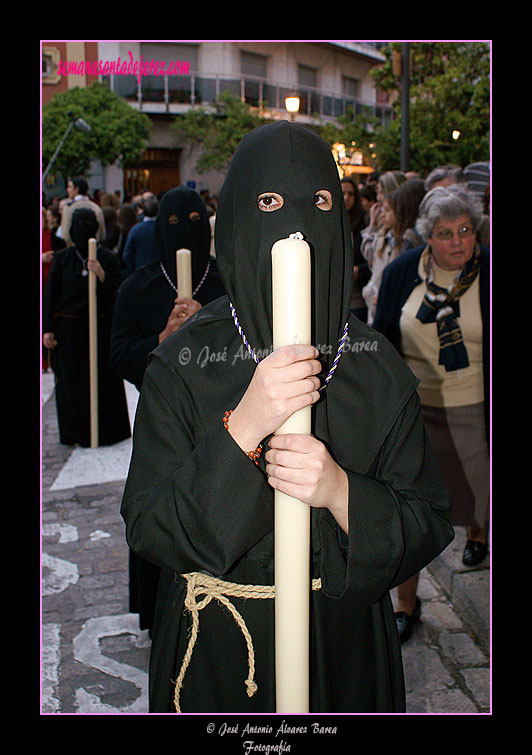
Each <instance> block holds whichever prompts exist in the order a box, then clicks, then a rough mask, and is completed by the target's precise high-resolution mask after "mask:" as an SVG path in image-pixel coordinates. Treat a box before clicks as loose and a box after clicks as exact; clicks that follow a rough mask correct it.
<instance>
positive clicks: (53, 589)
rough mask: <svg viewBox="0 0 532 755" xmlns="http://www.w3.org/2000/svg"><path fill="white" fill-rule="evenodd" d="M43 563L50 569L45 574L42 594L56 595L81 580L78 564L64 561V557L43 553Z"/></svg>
mask: <svg viewBox="0 0 532 755" xmlns="http://www.w3.org/2000/svg"><path fill="white" fill-rule="evenodd" d="M42 565H43V567H44V568H46V569H48V571H47V572H46V573H45V574H44V575H43V580H42V594H43V596H46V595H55V594H57V593H59V592H63V590H66V589H67V587H69V586H70V585H75V584H76V583H77V581H78V580H79V571H78V567H77V565H76V564H72V563H70V561H64V560H63V559H62V558H56V557H55V556H49V555H48V553H43V554H42Z"/></svg>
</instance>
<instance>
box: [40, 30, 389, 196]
mask: <svg viewBox="0 0 532 755" xmlns="http://www.w3.org/2000/svg"><path fill="white" fill-rule="evenodd" d="M383 44H385V43H378V42H377V43H376V42H371V43H368V42H355V41H313V42H306V41H301V42H298V41H294V42H286V41H241V42H238V41H237V42H229V41H210V40H209V41H189V40H187V41H156V42H139V41H135V42H131V41H102V42H43V44H42V49H43V80H42V81H43V86H42V91H43V97H42V100H43V104H46V102H48V101H49V99H50V98H51V97H52V96H53V94H55V92H59V91H65V90H66V89H68V88H70V87H72V86H89V85H90V83H91V82H92V81H102V82H104V83H106V84H107V85H108V86H109V87H110V88H111V90H112V91H113V92H115V93H116V94H118V95H119V96H120V97H122V98H123V99H124V100H125V101H126V102H128V103H129V104H130V106H131V107H132V108H134V109H136V110H139V111H141V112H144V113H146V114H147V115H148V116H149V117H150V120H151V122H152V133H151V137H150V140H149V143H148V145H147V149H146V152H145V154H144V155H143V157H142V159H141V160H139V161H138V162H137V163H136V164H132V165H126V166H123V167H118V166H111V167H108V168H105V169H102V168H101V166H100V167H98V165H95V166H94V170H93V171H92V175H91V177H90V185H91V188H92V189H95V188H100V189H102V190H103V191H108V192H115V191H119V192H120V193H121V196H122V197H127V196H132V195H134V194H136V193H138V192H139V191H142V190H144V189H150V190H151V191H154V192H155V193H156V194H160V193H161V192H164V191H166V190H167V189H169V188H171V187H172V186H176V185H180V184H186V185H189V186H191V187H192V188H195V189H196V190H198V191H202V190H208V191H209V192H210V193H211V194H213V193H217V192H218V191H219V189H220V187H221V185H222V183H223V178H224V175H223V173H208V174H200V173H198V171H197V170H196V162H197V159H198V156H199V154H198V152H197V150H194V149H191V148H189V147H185V146H184V145H182V144H180V143H179V141H178V137H177V136H176V132H175V131H174V130H173V129H172V128H171V126H172V123H173V122H174V121H175V119H176V118H177V117H178V116H179V114H181V113H184V112H186V111H187V110H189V109H190V108H194V107H197V106H201V107H203V108H204V109H205V110H207V111H208V110H209V109H211V108H212V107H213V103H214V102H215V100H216V98H217V96H218V95H219V94H220V93H221V92H224V91H230V92H232V93H233V94H235V95H236V96H238V97H240V98H241V99H242V100H243V101H245V102H247V103H248V104H249V105H250V106H251V107H252V108H254V109H255V108H256V109H257V111H258V112H259V113H260V114H262V115H263V116H264V117H267V118H290V117H293V119H294V120H295V121H298V122H301V123H307V124H313V123H318V122H320V121H321V122H324V121H331V120H333V121H334V120H335V119H336V118H338V117H339V116H341V115H344V114H345V113H346V112H351V113H352V114H353V117H354V118H356V116H357V114H359V113H360V112H362V109H363V108H368V107H369V108H370V110H371V112H372V113H373V114H374V115H376V116H377V117H378V118H380V119H381V120H383V121H387V120H389V119H391V117H392V109H391V107H390V106H389V105H388V104H387V103H386V101H383V98H382V97H380V96H379V93H378V92H377V91H376V90H375V87H374V85H373V82H372V79H371V77H370V75H369V71H370V69H371V68H372V67H374V66H375V65H378V64H379V63H382V62H383V61H384V56H383V55H382V53H381V52H380V51H379V50H380V47H381V46H382V45H383ZM60 61H62V63H61V65H60V64H59V62H60ZM64 61H67V62H68V65H67V66H65V63H64ZM83 61H84V62H85V65H83V66H80V65H79V63H81V62H83ZM75 62H77V63H78V65H75ZM89 64H90V65H89ZM293 95H296V96H297V97H299V109H298V111H297V112H296V113H294V114H290V113H288V112H287V109H286V104H285V100H286V97H288V96H293ZM52 189H53V187H52V186H49V187H48V190H49V191H50V190H52Z"/></svg>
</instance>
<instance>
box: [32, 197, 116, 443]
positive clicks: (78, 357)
mask: <svg viewBox="0 0 532 755" xmlns="http://www.w3.org/2000/svg"><path fill="white" fill-rule="evenodd" d="M77 212H79V210H78V211H77ZM85 258H86V254H85ZM97 258H98V261H99V262H100V264H101V266H102V267H103V269H104V271H105V280H104V282H103V283H100V281H99V280H97V285H96V297H97V309H98V325H97V327H98V445H101V446H105V445H111V444H114V443H118V442H120V441H122V440H125V439H126V438H129V437H131V427H130V423H129V414H128V407H127V400H126V394H125V390H124V381H123V380H122V378H121V377H120V376H119V375H118V373H116V372H115V371H114V370H113V369H112V368H111V366H110V364H109V350H110V342H111V322H112V313H113V306H114V301H115V296H116V290H117V288H118V284H119V277H120V261H119V259H118V257H117V256H116V254H114V253H113V252H111V251H110V250H109V249H106V248H105V247H102V246H98V248H97ZM82 270H83V264H82V262H81V260H80V259H79V257H78V255H77V254H76V247H74V246H71V247H68V248H67V249H63V250H60V251H58V252H56V253H55V255H54V259H53V262H52V267H51V269H50V274H49V276H48V282H47V286H46V290H45V293H44V301H43V332H45V333H46V332H53V333H54V335H55V340H56V341H57V346H55V347H54V348H53V349H52V350H51V352H50V354H51V367H52V370H53V372H54V377H55V397H56V406H57V419H58V425H59V437H60V442H61V443H64V444H66V445H74V444H76V443H77V444H79V445H80V446H84V447H88V446H90V369H89V299H88V276H85V277H84V276H82V274H81V273H82Z"/></svg>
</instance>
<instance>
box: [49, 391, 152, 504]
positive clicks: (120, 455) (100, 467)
mask: <svg viewBox="0 0 532 755" xmlns="http://www.w3.org/2000/svg"><path fill="white" fill-rule="evenodd" d="M124 386H125V389H126V397H127V402H128V411H129V417H130V422H131V426H132V427H133V423H134V418H135V412H136V407H137V402H138V398H139V392H138V391H137V389H136V388H135V386H134V385H132V384H131V383H127V382H124ZM131 449H132V440H131V438H127V439H126V440H123V441H121V442H120V443H115V444H114V445H112V446H99V447H98V448H81V447H80V446H78V447H77V448H75V449H74V450H73V451H72V453H71V454H70V456H69V458H68V460H67V461H66V463H65V464H64V465H63V467H62V469H61V471H60V472H59V474H58V475H57V477H56V478H55V480H54V482H53V484H52V486H51V488H50V490H64V489H66V488H77V487H80V486H81V485H100V484H103V483H106V482H116V481H120V480H125V479H126V477H127V473H128V471H129V462H130V459H131Z"/></svg>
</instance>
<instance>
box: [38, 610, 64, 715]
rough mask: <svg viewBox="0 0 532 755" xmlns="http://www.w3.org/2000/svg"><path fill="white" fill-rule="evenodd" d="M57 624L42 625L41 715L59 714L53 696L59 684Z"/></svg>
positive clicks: (55, 698)
mask: <svg viewBox="0 0 532 755" xmlns="http://www.w3.org/2000/svg"><path fill="white" fill-rule="evenodd" d="M59 628H60V627H59V624H43V627H42V650H41V671H42V688H41V703H42V706H41V710H42V712H43V713H59V711H60V710H61V706H60V704H59V700H58V699H57V697H56V696H55V688H56V686H57V685H58V684H59V660H60V655H59V644H60V641H59Z"/></svg>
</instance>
